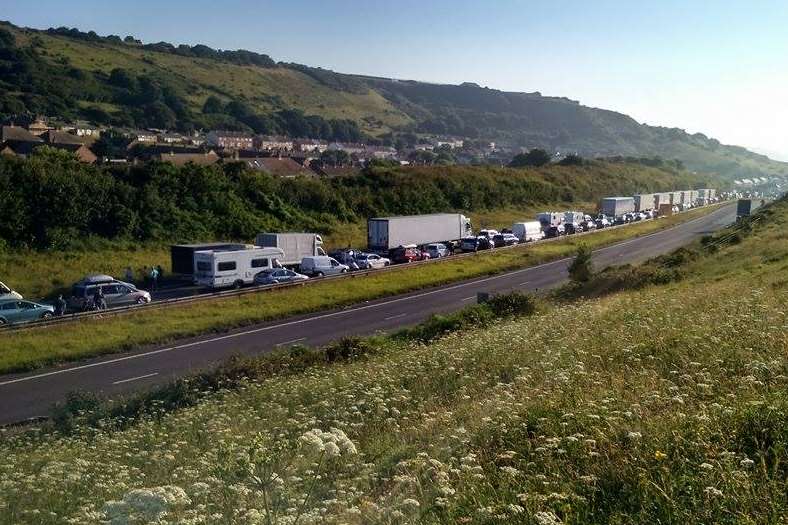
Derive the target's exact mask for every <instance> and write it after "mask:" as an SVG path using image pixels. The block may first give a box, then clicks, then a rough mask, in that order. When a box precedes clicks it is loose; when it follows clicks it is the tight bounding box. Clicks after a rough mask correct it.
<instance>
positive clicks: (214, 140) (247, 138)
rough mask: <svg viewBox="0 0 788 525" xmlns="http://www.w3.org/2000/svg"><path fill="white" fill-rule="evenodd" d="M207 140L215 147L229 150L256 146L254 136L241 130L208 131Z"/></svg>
mask: <svg viewBox="0 0 788 525" xmlns="http://www.w3.org/2000/svg"><path fill="white" fill-rule="evenodd" d="M207 142H208V144H209V145H211V146H213V147H216V148H222V149H228V150H241V149H252V148H254V137H252V136H251V135H248V134H246V133H243V132H240V131H221V130H217V131H211V132H210V133H208V137H207Z"/></svg>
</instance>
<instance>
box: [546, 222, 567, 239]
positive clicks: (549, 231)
mask: <svg viewBox="0 0 788 525" xmlns="http://www.w3.org/2000/svg"><path fill="white" fill-rule="evenodd" d="M564 234H566V229H565V228H564V225H563V224H559V225H558V226H548V227H547V228H545V230H544V236H545V238H546V239H552V238H554V237H560V236H561V235H564Z"/></svg>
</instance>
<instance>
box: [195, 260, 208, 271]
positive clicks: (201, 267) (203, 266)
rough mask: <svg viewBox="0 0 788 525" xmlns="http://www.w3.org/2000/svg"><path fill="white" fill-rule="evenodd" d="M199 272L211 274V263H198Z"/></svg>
mask: <svg viewBox="0 0 788 525" xmlns="http://www.w3.org/2000/svg"><path fill="white" fill-rule="evenodd" d="M197 271H200V272H210V271H211V263H209V262H205V261H197Z"/></svg>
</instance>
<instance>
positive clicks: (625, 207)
mask: <svg viewBox="0 0 788 525" xmlns="http://www.w3.org/2000/svg"><path fill="white" fill-rule="evenodd" d="M599 211H600V212H602V214H603V215H607V216H608V217H620V216H621V215H624V214H625V213H631V212H633V211H635V199H634V198H632V197H605V198H604V199H602V201H601V202H600V204H599Z"/></svg>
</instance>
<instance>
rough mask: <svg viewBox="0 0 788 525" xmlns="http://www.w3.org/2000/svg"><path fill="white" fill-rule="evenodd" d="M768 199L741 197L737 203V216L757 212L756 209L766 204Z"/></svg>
mask: <svg viewBox="0 0 788 525" xmlns="http://www.w3.org/2000/svg"><path fill="white" fill-rule="evenodd" d="M767 202H768V201H766V199H739V202H737V203H736V218H737V219H740V218H742V217H748V216H750V215H752V214H753V213H755V210H757V209H758V208H760V207H761V206H764V205H765V204H766V203H767Z"/></svg>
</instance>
